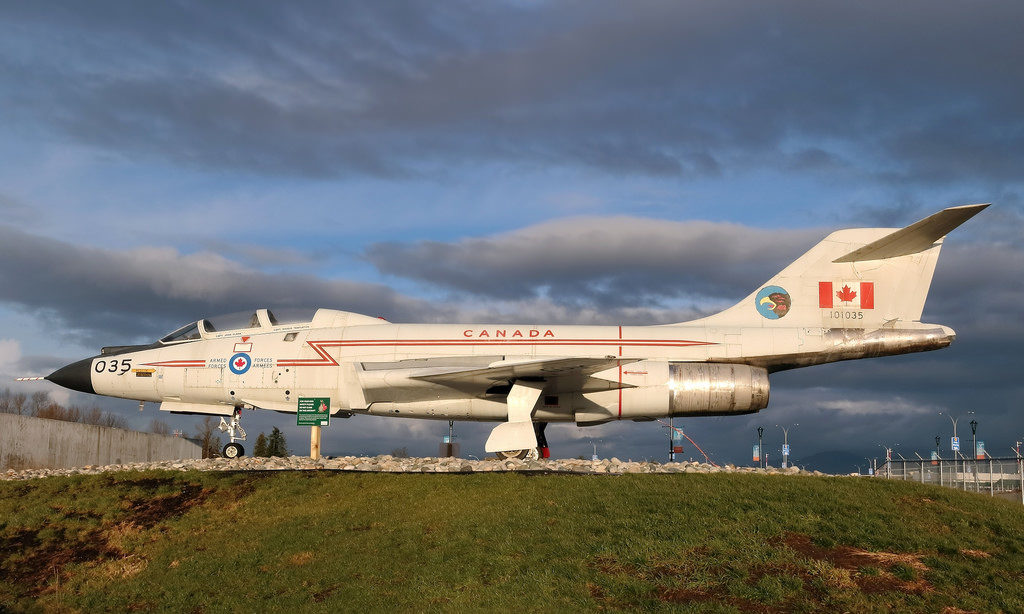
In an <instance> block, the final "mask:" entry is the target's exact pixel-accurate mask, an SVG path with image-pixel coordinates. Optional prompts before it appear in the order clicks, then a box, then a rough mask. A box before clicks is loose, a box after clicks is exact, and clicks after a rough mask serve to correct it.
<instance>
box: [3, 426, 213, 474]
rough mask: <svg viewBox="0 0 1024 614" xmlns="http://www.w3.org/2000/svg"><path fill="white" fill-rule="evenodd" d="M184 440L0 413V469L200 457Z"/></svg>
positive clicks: (199, 450) (194, 445)
mask: <svg viewBox="0 0 1024 614" xmlns="http://www.w3.org/2000/svg"><path fill="white" fill-rule="evenodd" d="M201 456H202V448H200V447H199V446H198V445H196V444H195V443H193V442H191V441H189V440H188V439H183V438H181V437H170V436H168V435H154V434H152V433H141V432H139V431H126V430H124V429H116V428H111V427H107V426H93V425H91V424H79V423H77V422H64V421H62V420H46V419H43V418H32V417H29V416H19V415H16V414H3V413H0V469H38V468H59V467H81V466H83V465H113V464H121V463H137V462H146V461H158V460H174V459H179V458H200V457H201Z"/></svg>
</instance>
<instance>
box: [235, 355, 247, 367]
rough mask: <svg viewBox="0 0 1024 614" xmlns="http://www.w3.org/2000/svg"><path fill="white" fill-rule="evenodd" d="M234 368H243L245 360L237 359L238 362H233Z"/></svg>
mask: <svg viewBox="0 0 1024 614" xmlns="http://www.w3.org/2000/svg"><path fill="white" fill-rule="evenodd" d="M235 366H236V367H238V368H239V369H241V368H242V367H244V366H245V359H244V358H239V359H238V360H236V361H235Z"/></svg>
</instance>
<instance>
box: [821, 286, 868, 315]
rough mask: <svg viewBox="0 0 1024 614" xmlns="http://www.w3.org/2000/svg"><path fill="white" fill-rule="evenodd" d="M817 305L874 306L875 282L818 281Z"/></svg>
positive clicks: (864, 307) (830, 306) (824, 306)
mask: <svg viewBox="0 0 1024 614" xmlns="http://www.w3.org/2000/svg"><path fill="white" fill-rule="evenodd" d="M818 307H820V308H822V309H832V308H834V307H853V308H856V309H874V308H875V283H874V282H872V281H841V282H835V283H833V282H831V281H819V282H818Z"/></svg>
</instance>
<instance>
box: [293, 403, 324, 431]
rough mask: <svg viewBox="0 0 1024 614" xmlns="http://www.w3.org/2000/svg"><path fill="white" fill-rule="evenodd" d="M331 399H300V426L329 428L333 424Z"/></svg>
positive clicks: (298, 418) (298, 417) (298, 421)
mask: <svg viewBox="0 0 1024 614" xmlns="http://www.w3.org/2000/svg"><path fill="white" fill-rule="evenodd" d="M330 408H331V399H330V398H329V397H299V411H298V413H297V414H296V416H297V422H296V424H297V425H298V426H327V425H328V424H330V423H331V409H330Z"/></svg>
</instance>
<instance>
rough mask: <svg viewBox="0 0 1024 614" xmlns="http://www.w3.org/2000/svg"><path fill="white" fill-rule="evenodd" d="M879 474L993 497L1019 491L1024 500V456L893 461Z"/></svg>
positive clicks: (884, 465) (883, 476) (894, 478)
mask: <svg viewBox="0 0 1024 614" xmlns="http://www.w3.org/2000/svg"><path fill="white" fill-rule="evenodd" d="M875 476H876V477H881V478H888V479H891V480H912V481H915V482H921V483H922V484H937V485H939V486H948V487H950V488H958V489H961V490H967V491H972V492H978V493H987V494H989V495H992V496H996V495H1000V496H1004V497H1005V496H1006V495H1007V494H1009V493H1019V494H1020V498H1019V500H1020V501H1021V503H1024V459H1022V458H1020V457H1008V458H984V459H970V458H966V457H965V458H951V459H935V460H929V459H924V460H910V459H907V460H891V461H886V462H885V463H883V464H882V465H880V466H879V467H878V469H877V470H876V471H875Z"/></svg>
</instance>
